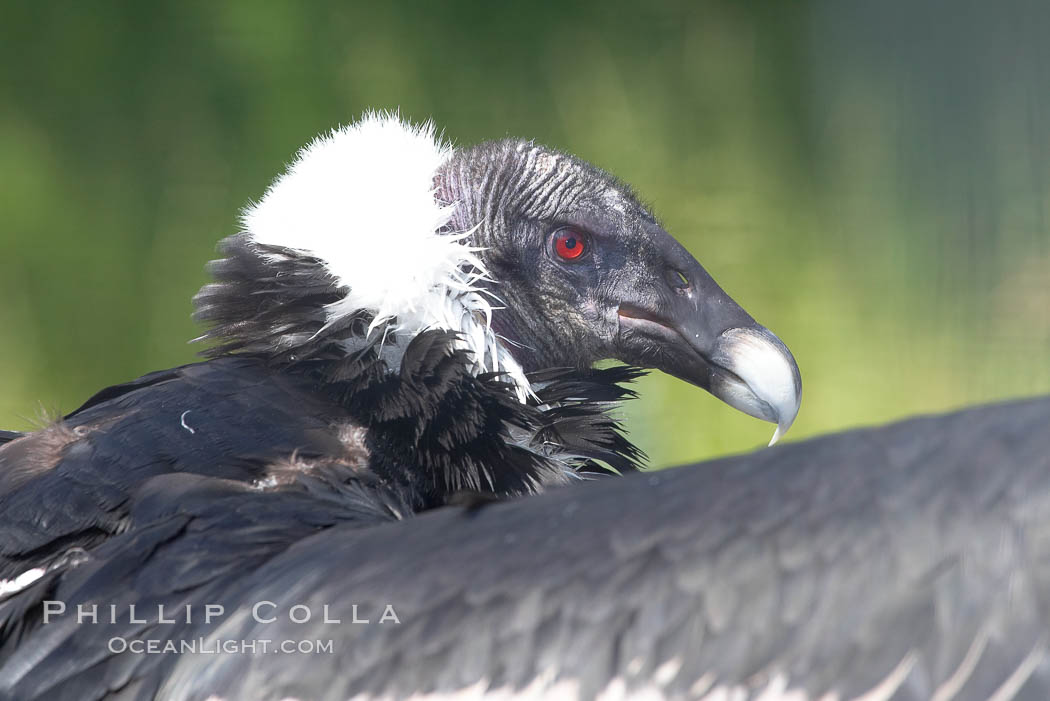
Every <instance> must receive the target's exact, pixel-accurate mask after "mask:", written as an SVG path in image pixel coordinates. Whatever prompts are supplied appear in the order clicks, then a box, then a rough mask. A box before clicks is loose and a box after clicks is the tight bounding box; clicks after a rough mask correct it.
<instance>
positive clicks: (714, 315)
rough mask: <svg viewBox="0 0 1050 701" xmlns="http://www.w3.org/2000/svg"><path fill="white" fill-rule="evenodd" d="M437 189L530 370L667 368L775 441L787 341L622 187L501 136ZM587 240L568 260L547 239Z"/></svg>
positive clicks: (792, 411) (462, 158)
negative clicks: (465, 234) (757, 422)
mask: <svg viewBox="0 0 1050 701" xmlns="http://www.w3.org/2000/svg"><path fill="white" fill-rule="evenodd" d="M437 195H438V197H439V198H441V199H442V200H444V201H447V202H455V203H456V204H457V209H456V213H455V215H454V219H453V221H452V222H451V225H452V228H453V229H454V230H457V231H464V230H467V229H470V228H472V227H474V226H478V228H477V230H476V233H475V235H474V237H473V239H472V243H474V244H475V245H477V246H481V247H484V248H485V249H486V250H484V251H483V252H482V253H481V257H482V259H483V260H484V262H485V264H486V266H487V267H488V269H489V271H490V273H491V275H492V277H493V278H494V280H496V281H497V283H496V284H495V285H494V286H493V288H492V292H493V293H494V294H495V295H496V296H497V297H498V298H499V299H500V300H502V301H503V302H504V304H505V307H506V308H505V309H501V310H499V311H498V312H497V313H496V314H495V315H494V319H493V326H494V327H495V329H496V331H497V332H498V333H500V334H501V335H502V336H503V337H504V338H506V339H507V340H508V341H510V345H511V347H512V348H513V352H514V354H515V356H516V358H517V359H518V361H519V362H521V363H522V365H523V366H524V368H525V369H526V370H535V369H539V368H543V367H554V366H578V367H589V366H590V365H592V364H593V363H594V362H596V361H598V360H602V359H606V358H615V359H618V360H621V361H623V362H626V363H631V364H635V365H640V366H643V367H651V368H656V369H659V370H663V371H664V372H667V373H668V374H671V375H674V376H675V377H679V378H681V379H684V380H686V381H688V382H692V383H694V384H696V385H699V386H701V387H703V388H704V389H707V390H708V391H710V392H712V393H713V394H714V395H715V396H717V397H719V398H720V399H722V400H723V401H726V402H727V403H729V404H731V405H732V406H734V407H736V408H738V409H740V410H741V411H744V412H746V413H748V414H750V415H752V416H756V417H758V418H762V419H765V420H767V421H772V422H773V423H776V424H777V425H778V426H777V433H776V435H775V436H774V440H776V438H778V437H779V436H780V435H782V433H783V432H784V431H786V430H787V428H788V427H789V426H790V425H791V422H792V421H793V420H794V417H795V415H796V414H797V412H798V407H799V402H800V401H801V391H802V384H801V379H800V377H799V373H798V366H797V365H796V364H795V361H794V358H793V357H792V356H791V353H790V352H789V351H788V349H787V347H786V346H784V344H783V343H781V341H780V340H779V339H778V338H777V337H776V336H775V335H773V334H772V333H771V332H769V331H768V330H767V329H765V328H763V327H762V326H761V325H759V324H758V323H756V322H755V320H754V319H753V318H752V317H751V316H750V315H749V314H748V313H747V312H746V311H744V310H743V309H742V308H740V306H739V305H737V304H736V303H735V302H734V301H733V300H732V299H731V298H730V297H729V296H728V295H727V294H726V293H725V292H724V291H723V290H722V289H721V288H720V287H719V286H718V285H717V283H715V281H714V280H713V279H712V278H711V276H710V275H708V273H707V272H706V271H705V270H704V269H703V267H702V266H701V265H700V264H699V263H698V262H697V261H696V260H695V259H694V258H693V257H692V256H691V255H690V254H689V252H688V251H686V250H685V248H684V247H682V245H681V244H679V243H678V242H677V241H675V240H674V238H672V237H671V236H670V235H669V234H668V233H667V232H666V231H665V230H664V229H663V227H661V226H660V224H659V223H658V222H657V221H656V219H655V217H654V216H653V215H652V214H651V213H650V212H649V211H648V210H647V209H646V208H645V207H644V206H643V205H642V204H641V203H639V202H638V200H637V198H636V197H635V196H634V194H633V193H632V192H631V190H630V188H629V187H628V186H627V185H625V184H623V183H621V182H620V181H618V180H617V179H615V178H614V177H612V176H611V175H609V174H608V173H605V172H604V171H602V170H600V169H598V168H596V167H594V166H592V165H590V164H588V163H586V162H584V161H581V160H580V159H578V158H575V157H573V156H570V155H568V154H564V153H560V152H557V151H554V150H552V149H548V148H546V147H543V146H538V145H536V144H534V143H532V142H528V141H520V140H503V141H497V142H488V143H484V144H480V145H478V146H475V147H473V148H469V149H464V150H461V151H458V152H457V153H456V155H455V156H453V158H452V159H450V161H449V163H448V164H447V165H446V166H445V167H444V168H443V170H442V171H441V172H440V173H439V175H438V178H437ZM565 227H570V228H572V229H573V230H575V231H578V232H583V234H584V236H585V240H586V246H587V248H586V251H585V252H584V254H583V255H582V256H580V258H578V259H576V260H572V261H566V260H563V259H561V258H560V257H559V256H558V255H557V254H556V253H555V249H554V243H553V237H554V234H555V233H556V232H557V231H559V230H561V229H563V228H565Z"/></svg>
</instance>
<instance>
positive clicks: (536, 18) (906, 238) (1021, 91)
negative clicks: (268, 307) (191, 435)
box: [0, 0, 1050, 465]
mask: <svg viewBox="0 0 1050 701" xmlns="http://www.w3.org/2000/svg"><path fill="white" fill-rule="evenodd" d="M3 14H4V19H3V21H2V22H0V105H2V108H0V250H2V251H3V255H2V257H0V297H2V299H3V300H4V301H3V304H0V329H2V332H0V334H2V335H0V388H2V389H0V425H3V426H4V427H7V428H24V427H27V426H29V425H30V420H31V419H32V417H34V416H35V415H36V414H37V412H38V407H39V406H40V405H43V407H45V408H47V409H51V410H55V409H57V410H70V409H72V408H74V407H75V406H77V405H78V404H79V403H80V402H81V401H82V400H84V399H85V398H86V397H87V396H88V395H89V394H90V393H91V392H92V391H94V390H95V389H98V388H100V387H102V386H104V385H106V384H111V383H115V382H119V381H122V380H126V379H129V378H132V377H134V376H136V375H138V374H140V373H143V372H146V371H149V370H152V369H156V368H159V367H162V366H169V365H173V364H178V363H185V362H190V361H192V360H193V357H194V356H193V354H194V348H193V347H192V346H188V345H187V344H186V341H187V340H188V339H190V338H192V337H194V336H195V335H196V333H197V329H195V327H194V325H193V324H192V322H191V321H190V319H189V313H190V297H191V296H192V295H193V293H194V292H195V290H196V289H197V288H198V287H199V286H200V285H201V284H202V283H203V282H204V281H205V274H204V271H203V264H204V262H205V261H206V260H208V259H209V258H211V257H213V255H212V254H213V249H214V244H215V242H216V241H217V240H218V239H219V238H221V237H222V236H224V235H227V234H229V233H232V232H233V231H235V230H236V228H237V225H238V224H237V218H236V217H237V212H238V209H239V208H240V206H242V205H243V204H244V203H245V202H246V201H248V200H249V199H251V198H253V197H258V196H259V195H260V194H261V193H262V191H263V190H264V188H265V187H266V184H267V183H268V181H269V179H270V178H272V177H273V176H274V175H275V174H276V173H277V172H278V171H279V170H280V168H281V166H282V164H283V163H284V162H286V161H287V160H288V158H289V157H290V156H291V154H292V153H294V151H295V150H296V148H297V147H299V146H300V145H301V144H303V143H304V142H305V141H306V140H308V139H309V138H311V137H312V136H313V135H314V134H316V133H318V132H320V131H322V130H325V129H327V128H329V127H330V126H332V125H333V124H335V123H337V122H347V121H350V120H352V119H354V118H355V117H356V116H357V115H358V114H360V113H361V111H362V110H364V109H366V108H388V109H393V108H398V107H399V108H400V109H401V111H402V113H403V114H405V115H406V116H408V117H411V118H413V119H417V120H418V119H424V118H428V117H429V118H433V119H434V120H435V121H436V122H437V123H438V124H439V125H442V126H443V127H444V128H445V129H446V130H447V133H448V134H449V135H450V136H451V137H453V138H454V139H455V140H456V141H458V142H459V143H471V142H474V141H478V140H482V139H486V138H492V137H499V136H503V135H506V134H515V135H524V136H530V137H534V138H536V139H537V140H539V141H542V142H546V143H549V144H552V145H554V146H557V147H560V148H563V149H565V150H569V151H572V152H574V153H577V154H579V155H581V156H583V157H585V158H587V159H589V160H592V161H594V162H596V163H598V164H599V165H602V166H604V167H606V168H607V169H609V170H611V171H613V172H614V173H616V174H618V175H619V176H621V177H622V178H623V179H625V180H627V181H628V182H631V183H632V184H634V185H635V187H636V189H637V190H638V191H639V192H640V193H641V194H642V196H643V197H644V198H646V199H647V200H648V201H649V202H651V203H652V205H653V206H654V208H655V210H656V211H657V213H658V214H659V215H660V216H661V217H662V219H663V221H664V222H665V224H666V226H667V228H668V229H669V230H670V231H671V232H672V233H673V234H675V235H676V236H677V237H679V238H680V239H681V240H682V241H683V242H684V243H685V244H686V246H687V247H688V248H689V249H690V250H691V251H693V253H694V254H696V256H697V257H698V258H699V259H700V261H701V262H702V263H704V264H705V266H706V267H707V268H708V270H710V271H711V272H712V274H713V275H714V276H715V278H716V279H717V280H719V282H720V283H721V284H722V285H723V287H725V288H726V289H727V290H728V291H729V292H730V294H732V295H733V296H734V297H735V298H736V299H737V300H738V301H739V302H741V304H743V305H744V306H745V307H746V308H747V309H749V310H750V311H751V312H752V313H753V314H754V315H755V316H756V317H757V318H758V319H759V320H760V321H762V322H763V323H765V324H766V325H768V326H769V327H770V328H772V329H773V330H774V331H775V332H777V333H778V334H779V335H780V336H781V337H782V338H783V339H784V340H785V342H786V343H787V344H788V345H789V346H790V347H791V349H792V350H793V351H794V353H795V355H796V357H797V359H798V361H799V365H800V366H801V368H802V374H803V382H804V400H803V407H802V412H801V414H800V416H799V419H798V422H797V423H796V426H795V428H794V429H793V431H792V433H791V434H789V439H797V438H800V437H803V436H807V435H811V434H815V433H823V432H827V431H831V430H836V429H840V428H844V427H848V426H853V425H857V424H866V423H873V422H880V421H885V420H888V419H891V418H894V417H901V416H905V415H909V414H913V413H916V412H925V411H934V410H940V409H945V408H949V407H956V406H961V405H966V404H972V403H976V402H980V401H985V400H990V399H996V398H1002V397H1010V396H1016V395H1022V394H1033V393H1039V392H1047V391H1050V235H1048V231H1047V220H1048V216H1050V210H1048V195H1050V191H1048V184H1050V165H1048V164H1050V136H1048V135H1050V90H1048V88H1050V85H1048V84H1047V81H1048V78H1050V49H1048V48H1047V47H1048V46H1050V43H1048V42H1046V41H1045V36H1047V35H1048V34H1050V32H1048V31H1047V30H1048V29H1050V26H1048V21H1047V20H1048V17H1050V12H1048V11H1047V8H1046V7H1045V6H1043V5H1042V4H1039V3H1035V2H1033V3H1030V4H1024V3H1000V4H990V3H989V4H987V5H986V6H985V7H984V8H983V9H982V8H978V7H976V6H973V5H970V4H967V5H960V4H955V3H944V4H938V3H929V4H926V5H921V6H916V5H915V4H914V3H911V2H906V1H905V0H898V1H897V2H889V3H868V4H863V5H862V4H859V3H857V4H854V3H839V2H830V1H829V2H791V3H772V2H771V3H746V4H745V3H731V2H720V3H699V4H698V3H691V2H679V3H663V4H658V5H652V6H646V7H645V8H642V7H641V5H638V6H635V5H634V4H626V3H609V2H592V3H561V4H551V5H550V6H549V7H543V6H537V5H536V4H533V3H518V4H513V5H512V4H509V3H476V4H462V3H459V4H452V5H448V4H444V3H403V4H393V3H384V4H381V3H368V4H363V3H362V4H358V5H354V4H351V3H345V2H340V3H331V4H324V3H293V2H268V3H259V2H254V1H248V0H236V1H231V2H218V3H217V2H203V1H199V2H177V3H176V2H172V3H141V2H125V3H123V4H121V3H109V4H102V3H97V4H96V3H90V4H89V3H22V4H21V6H18V7H8V8H5V10H4V12H3ZM642 390H643V399H641V400H640V401H639V402H637V403H635V405H634V406H631V407H630V408H629V409H627V411H628V412H629V418H630V425H631V427H632V428H633V432H634V436H635V437H636V438H637V439H638V440H639V442H640V444H641V445H642V446H643V447H644V448H646V449H647V450H648V451H649V452H650V454H651V455H652V457H653V462H654V464H656V465H666V464H669V463H672V462H677V461H684V460H688V459H695V458H699V457H704V456H709V455H714V454H720V453H726V452H739V451H742V450H747V449H750V448H752V447H754V446H757V445H759V444H763V443H764V442H765V440H766V439H767V438H768V435H769V434H770V433H771V432H772V427H770V426H768V425H766V424H762V423H760V422H757V421H755V420H753V419H749V418H748V417H745V416H742V415H739V414H737V413H735V412H733V411H732V410H730V409H728V408H727V407H724V406H722V405H720V404H718V403H717V402H716V401H715V400H713V399H712V398H710V397H708V396H707V395H705V394H703V393H702V392H701V391H700V390H697V389H695V388H692V387H689V386H686V385H683V384H682V383H679V382H677V381H674V380H671V379H669V378H666V377H662V376H653V377H650V378H648V379H647V380H645V381H644V382H643V384H642Z"/></svg>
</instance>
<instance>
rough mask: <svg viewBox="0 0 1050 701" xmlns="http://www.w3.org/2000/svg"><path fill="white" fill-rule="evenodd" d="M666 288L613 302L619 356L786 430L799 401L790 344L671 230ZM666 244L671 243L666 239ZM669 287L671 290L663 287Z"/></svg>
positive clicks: (799, 388) (776, 435)
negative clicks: (616, 305)
mask: <svg viewBox="0 0 1050 701" xmlns="http://www.w3.org/2000/svg"><path fill="white" fill-rule="evenodd" d="M664 235H665V236H667V238H668V239H670V243H671V244H673V246H672V247H671V248H672V250H670V251H668V253H669V254H670V255H669V256H668V258H669V259H670V260H672V261H675V263H676V264H675V265H674V266H673V270H674V274H673V275H672V276H670V279H671V281H670V282H669V283H668V289H660V290H658V291H653V290H647V291H641V290H639V291H638V293H637V294H631V295H626V296H629V297H630V298H632V301H631V302H626V301H625V302H621V303H620V305H619V309H618V320H619V335H620V341H621V346H622V347H623V349H624V358H623V359H624V360H626V361H627V362H635V363H639V364H643V365H646V366H648V367H653V368H656V369H658V370H662V371H664V372H666V373H667V374H669V375H673V376H674V377H677V378H679V379H682V380H685V381H687V382H691V383H693V384H695V385H697V386H699V387H702V388H704V389H706V390H707V391H708V392H710V393H711V394H713V395H714V396H716V397H718V398H719V399H721V400H722V401H723V402H725V403H726V404H728V405H730V406H731V407H734V408H735V409H738V410H740V411H742V412H744V413H745V414H748V415H750V416H754V417H755V418H758V419H762V420H764V421H769V422H771V423H774V424H776V426H777V428H776V431H775V432H774V433H773V438H772V440H770V442H769V445H773V444H774V443H776V442H777V441H778V440H780V438H781V437H782V436H783V435H784V434H785V433H786V432H787V430H788V429H789V428H790V427H791V424H792V423H793V422H794V421H795V416H796V415H798V410H799V405H800V404H801V402H802V378H801V376H800V374H799V370H798V365H797V364H796V363H795V358H794V357H793V356H792V355H791V351H789V350H788V348H787V346H785V345H784V343H783V342H782V341H781V340H780V339H779V338H777V337H776V336H775V335H774V334H773V332H771V331H770V330H769V329H767V328H765V327H763V326H762V325H760V324H758V323H757V322H756V321H755V320H754V319H753V318H752V317H751V315H749V314H748V313H747V312H746V311H744V310H743V309H742V308H741V307H740V305H738V304H737V303H736V302H734V301H733V300H732V299H731V298H730V297H729V295H727V294H726V293H725V292H724V291H723V290H722V288H721V287H719V286H718V284H717V283H716V282H715V281H714V279H712V278H711V276H710V275H709V274H708V273H707V271H705V270H704V269H703V267H701V265H700V264H699V263H698V262H697V261H696V260H695V259H694V258H693V257H692V256H691V255H689V253H688V252H686V251H685V249H684V248H682V247H681V245H679V244H678V242H677V241H674V239H672V238H671V237H670V235H669V234H664ZM668 245H669V246H670V244H668ZM668 292H669V293H670V294H668Z"/></svg>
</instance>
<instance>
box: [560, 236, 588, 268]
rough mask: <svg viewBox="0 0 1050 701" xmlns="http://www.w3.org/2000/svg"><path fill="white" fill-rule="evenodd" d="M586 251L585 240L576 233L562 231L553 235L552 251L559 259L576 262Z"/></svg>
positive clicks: (584, 237)
mask: <svg viewBox="0 0 1050 701" xmlns="http://www.w3.org/2000/svg"><path fill="white" fill-rule="evenodd" d="M586 250H587V238H586V236H584V235H583V234H581V233H580V232H578V231H574V230H572V229H562V230H561V231H559V232H558V233H556V234H554V251H555V253H557V254H558V257H559V258H563V259H565V260H576V259H577V258H579V257H580V256H582V255H583V253H584V251H586Z"/></svg>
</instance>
